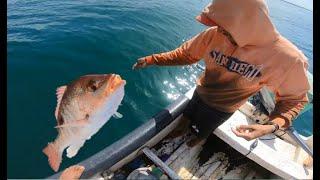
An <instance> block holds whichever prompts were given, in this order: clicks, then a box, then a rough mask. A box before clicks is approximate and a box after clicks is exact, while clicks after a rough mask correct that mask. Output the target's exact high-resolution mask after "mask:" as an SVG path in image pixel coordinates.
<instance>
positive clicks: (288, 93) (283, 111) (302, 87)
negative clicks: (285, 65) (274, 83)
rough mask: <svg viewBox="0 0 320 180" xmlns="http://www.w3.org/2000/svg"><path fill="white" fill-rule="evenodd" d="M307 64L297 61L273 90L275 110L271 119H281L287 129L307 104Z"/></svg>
mask: <svg viewBox="0 0 320 180" xmlns="http://www.w3.org/2000/svg"><path fill="white" fill-rule="evenodd" d="M307 68H308V64H307V62H305V61H300V60H299V61H298V62H296V64H294V65H293V68H291V69H290V70H289V72H288V73H287V74H286V75H285V79H284V81H283V82H282V83H281V84H280V86H279V87H278V88H277V89H275V100H276V105H275V110H274V111H273V113H272V114H271V117H272V118H275V117H281V118H283V119H284V120H285V121H286V122H285V126H284V127H287V126H289V125H291V122H292V120H293V119H294V118H295V117H296V116H297V115H298V114H299V112H300V111H301V110H302V109H303V108H304V106H305V105H306V104H307V103H308V96H307V92H308V90H309V89H310V85H309V82H308V78H307Z"/></svg>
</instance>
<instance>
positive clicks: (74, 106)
mask: <svg viewBox="0 0 320 180" xmlns="http://www.w3.org/2000/svg"><path fill="white" fill-rule="evenodd" d="M125 84H126V81H125V80H122V79H121V77H120V76H119V75H116V74H104V75H100V74H97V75H86V76H81V77H80V78H79V79H77V80H75V81H73V82H72V83H70V84H69V85H67V86H61V87H59V88H58V89H57V93H56V94H57V107H56V111H55V117H56V119H57V126H56V128H57V130H58V136H57V138H56V139H55V141H54V142H50V143H48V145H47V147H45V148H44V149H43V153H44V154H45V155H47V156H48V161H49V165H50V166H51V168H52V169H53V170H54V171H55V172H57V171H58V169H59V166H60V163H61V161H62V154H63V151H64V150H65V149H66V148H67V157H68V158H72V157H74V156H75V155H76V154H77V153H78V151H79V149H80V148H81V147H82V146H83V145H84V143H85V141H86V140H88V139H90V138H91V136H92V135H94V134H95V133H97V132H98V130H99V129H100V128H101V127H102V126H103V125H104V124H105V123H106V122H107V121H108V120H109V119H110V117H111V116H115V117H118V118H121V117H122V115H121V114H120V113H118V112H117V109H118V107H119V105H120V103H121V101H122V99H123V96H124V86H125Z"/></svg>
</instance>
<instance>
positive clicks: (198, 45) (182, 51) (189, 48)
mask: <svg viewBox="0 0 320 180" xmlns="http://www.w3.org/2000/svg"><path fill="white" fill-rule="evenodd" d="M215 33H216V27H212V28H208V29H206V30H205V31H203V32H201V33H199V34H197V35H196V36H194V37H193V38H192V39H190V40H188V41H186V42H185V43H183V44H182V45H181V46H180V47H178V48H177V49H175V50H173V51H169V52H164V53H160V54H153V55H150V56H147V57H145V58H146V61H147V64H148V65H152V64H156V65H172V66H174V65H187V64H193V63H196V62H197V61H199V60H200V59H202V58H203V56H204V53H205V51H206V49H207V46H208V44H209V42H210V41H211V40H212V39H213V37H214V35H215Z"/></svg>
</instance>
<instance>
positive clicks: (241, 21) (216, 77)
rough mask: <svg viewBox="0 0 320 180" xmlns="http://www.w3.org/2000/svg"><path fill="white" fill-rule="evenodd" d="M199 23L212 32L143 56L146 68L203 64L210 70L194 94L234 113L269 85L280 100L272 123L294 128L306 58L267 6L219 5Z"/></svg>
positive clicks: (218, 1)
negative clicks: (276, 23)
mask: <svg viewBox="0 0 320 180" xmlns="http://www.w3.org/2000/svg"><path fill="white" fill-rule="evenodd" d="M197 20H198V21H200V22H201V23H203V24H205V25H207V26H212V27H210V28H208V29H206V30H205V31H203V32H201V33H199V34H198V35H196V36H195V37H193V38H192V39H190V40H189V41H187V42H185V43H184V44H182V45H181V46H180V47H178V48H177V49H175V50H173V51H170V52H165V53H160V54H153V55H151V56H147V57H145V60H146V62H147V64H148V65H152V64H156V65H187V64H193V63H196V62H198V61H199V60H201V59H204V61H205V65H206V68H205V72H204V73H203V74H202V76H201V77H200V78H199V79H198V80H197V88H196V91H197V93H198V94H199V96H200V98H201V99H202V100H203V101H204V102H205V103H206V104H208V105H209V106H211V107H213V108H215V109H218V110H220V111H224V112H234V111H236V110H237V109H238V108H239V107H240V106H241V105H243V104H244V103H245V102H246V101H247V100H248V98H249V97H250V96H252V95H253V94H255V93H257V92H258V91H259V90H260V89H261V88H262V87H263V86H266V87H267V88H268V89H269V90H271V91H273V92H274V93H275V98H276V107H275V110H274V112H273V113H272V115H271V116H272V118H276V117H280V118H281V119H283V120H285V121H286V123H285V124H286V126H288V125H289V124H291V120H292V119H293V118H295V117H296V116H297V115H298V113H299V111H301V110H302V109H303V107H304V105H305V104H306V103H307V102H308V98H307V91H308V90H309V88H310V87H309V83H308V79H307V68H308V63H307V58H306V57H305V56H304V55H303V53H302V52H301V51H300V50H299V49H298V48H297V47H296V46H295V45H293V44H292V43H291V42H290V41H288V40H287V39H286V38H284V37H283V36H281V35H280V34H279V33H278V32H277V30H276V29H275V27H274V26H273V24H272V22H271V20H270V17H269V12H268V9H267V6H266V4H265V2H264V1H263V0H215V1H213V2H212V3H211V4H209V5H208V6H207V7H206V8H205V9H204V10H203V12H202V13H201V14H200V15H199V16H198V17H197ZM218 26H220V27H222V28H223V29H225V30H226V31H228V32H229V33H230V34H231V36H232V37H233V39H234V40H235V42H236V43H237V45H233V43H231V41H230V40H229V39H228V38H227V36H225V35H224V34H223V33H222V32H221V31H220V28H218Z"/></svg>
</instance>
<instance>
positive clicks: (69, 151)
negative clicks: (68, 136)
mask: <svg viewBox="0 0 320 180" xmlns="http://www.w3.org/2000/svg"><path fill="white" fill-rule="evenodd" d="M84 143H85V141H83V140H82V141H80V142H77V143H74V144H72V145H71V146H69V147H68V149H67V157H68V158H72V157H74V156H75V155H77V153H78V151H79V149H80V148H81V147H82V146H83V145H84Z"/></svg>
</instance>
